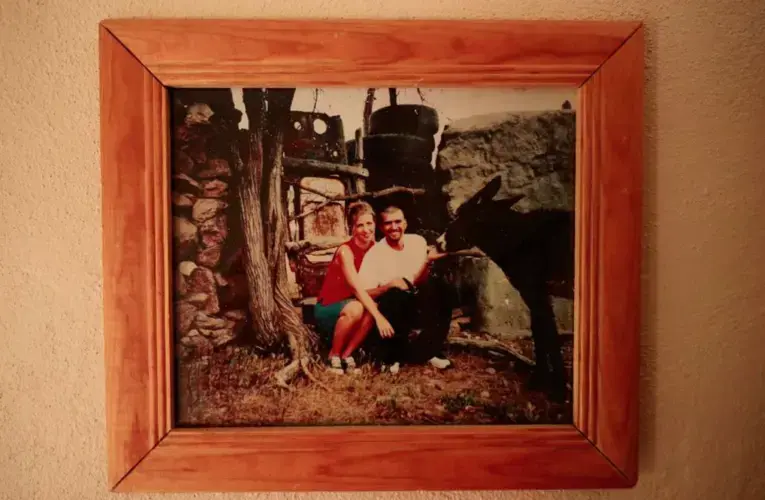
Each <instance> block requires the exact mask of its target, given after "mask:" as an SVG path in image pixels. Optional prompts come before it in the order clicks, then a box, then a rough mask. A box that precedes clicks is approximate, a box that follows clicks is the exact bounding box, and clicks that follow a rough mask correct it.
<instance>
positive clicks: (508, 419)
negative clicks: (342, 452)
mask: <svg viewBox="0 0 765 500" xmlns="http://www.w3.org/2000/svg"><path fill="white" fill-rule="evenodd" d="M513 345H514V347H515V348H519V349H523V350H524V351H525V354H526V355H527V356H528V357H533V355H532V354H531V350H530V346H531V343H530V341H527V340H520V341H514V342H513ZM570 347H571V346H570V342H567V344H566V345H565V346H564V353H565V354H566V360H567V365H568V368H569V370H570V368H571V363H570V361H571V356H570ZM449 357H450V359H451V360H452V362H453V366H452V367H451V368H449V369H447V370H443V371H441V370H437V369H436V368H434V367H432V366H430V365H424V366H404V367H402V369H401V371H400V372H399V373H398V374H395V375H394V374H391V373H389V372H383V373H381V372H379V371H378V370H376V369H374V368H373V367H372V366H371V365H368V364H366V365H362V366H361V367H360V370H359V373H356V374H348V373H346V374H344V375H337V374H334V373H331V372H329V371H327V370H326V369H325V367H324V366H316V367H315V369H314V374H315V375H316V377H317V378H318V379H319V380H321V381H322V382H323V384H325V385H326V386H328V387H329V389H330V390H329V391H326V390H324V389H323V388H321V387H320V386H318V385H317V384H314V383H311V382H310V381H308V380H306V379H305V378H301V379H299V380H297V381H295V382H294V383H293V385H294V390H293V391H286V390H284V389H281V388H278V387H277V386H275V385H274V383H273V374H274V373H275V372H276V371H278V370H279V369H280V368H282V367H283V366H284V364H285V360H284V359H282V358H280V357H274V356H266V357H262V356H257V355H255V354H253V353H252V352H250V351H249V350H248V349H247V348H246V347H231V346H229V347H227V348H225V349H223V350H221V351H219V352H216V353H214V354H213V355H212V356H209V357H206V358H202V359H197V360H193V361H191V360H189V361H186V362H184V363H182V364H181V365H180V367H179V368H180V370H179V376H180V387H179V389H180V391H179V392H180V394H179V395H180V401H179V408H178V409H179V420H180V421H179V424H181V425H195V426H198V425H212V426H225V425H260V426H269V425H351V424H353V425H364V424H397V425H402V424H528V423H540V424H544V423H554V424H563V423H571V404H570V402H569V403H566V404H564V405H557V404H553V403H550V402H549V401H547V399H546V398H545V397H544V395H543V394H541V393H533V392H528V391H526V390H525V389H524V384H525V381H526V378H527V371H528V370H527V367H526V365H525V364H524V363H522V362H520V361H517V360H515V359H514V358H511V357H509V356H503V355H499V354H498V353H487V352H486V351H482V352H479V351H475V350H473V351H472V352H471V350H470V349H465V348H455V347H452V348H451V352H449Z"/></svg>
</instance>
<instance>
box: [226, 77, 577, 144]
mask: <svg viewBox="0 0 765 500" xmlns="http://www.w3.org/2000/svg"><path fill="white" fill-rule="evenodd" d="M366 93H367V89H366V88H341V87H330V88H321V89H319V90H318V96H317V95H316V90H315V89H314V88H298V89H297V91H296V92H295V98H294V100H293V104H292V109H293V110H295V111H313V110H314V109H315V111H317V112H322V113H327V114H328V115H332V116H334V115H340V117H341V118H342V120H343V129H344V131H345V139H346V140H350V139H352V138H353V137H354V132H355V130H356V129H358V128H361V124H362V121H363V113H364V99H365V98H366ZM421 93H422V96H423V97H424V99H425V101H424V104H426V105H428V106H430V107H433V108H435V109H436V110H437V111H438V115H439V122H440V125H441V130H443V127H444V126H445V125H448V124H449V123H451V122H453V121H455V120H461V119H464V118H469V117H471V116H476V115H484V114H492V113H500V112H512V111H542V110H552V109H560V107H561V105H562V104H563V101H566V100H568V101H569V102H570V103H571V105H572V107H573V108H574V109H576V107H577V102H576V89H575V88H573V87H572V88H563V89H557V88H550V89H539V88H534V89H529V90H525V89H519V88H483V89H482V88H422V89H421ZM233 94H234V102H235V104H236V106H237V107H238V108H239V109H240V110H244V104H243V102H242V100H241V89H233ZM398 103H399V104H421V103H423V101H422V98H421V97H420V95H419V93H418V92H417V89H415V88H400V89H398ZM388 105H389V100H388V89H387V88H381V89H377V92H376V95H375V103H374V106H373V108H372V109H373V111H374V110H377V109H379V108H382V107H385V106H388ZM239 126H240V127H241V128H247V126H248V124H247V117H246V115H244V116H243V118H242V121H241V122H240V124H239ZM441 130H439V133H440V131H441Z"/></svg>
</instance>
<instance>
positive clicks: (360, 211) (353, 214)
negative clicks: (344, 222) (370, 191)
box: [348, 201, 375, 232]
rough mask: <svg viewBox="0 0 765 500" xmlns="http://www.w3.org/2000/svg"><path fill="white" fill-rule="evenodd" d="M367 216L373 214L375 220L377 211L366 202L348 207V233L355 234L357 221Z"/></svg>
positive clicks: (359, 202)
mask: <svg viewBox="0 0 765 500" xmlns="http://www.w3.org/2000/svg"><path fill="white" fill-rule="evenodd" d="M365 214H371V215H372V218H373V219H374V217H375V210H374V209H373V208H372V205H370V204H369V203H367V202H366V201H354V202H353V203H351V204H350V205H348V231H350V232H353V226H354V225H355V224H356V220H358V218H359V217H361V216H362V215H365Z"/></svg>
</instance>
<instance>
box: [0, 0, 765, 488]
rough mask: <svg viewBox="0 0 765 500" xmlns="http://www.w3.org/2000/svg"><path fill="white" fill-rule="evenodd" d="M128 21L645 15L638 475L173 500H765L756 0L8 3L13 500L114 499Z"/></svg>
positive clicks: (4, 199) (4, 204) (2, 81)
mask: <svg viewBox="0 0 765 500" xmlns="http://www.w3.org/2000/svg"><path fill="white" fill-rule="evenodd" d="M121 16H194V17H233V16H235V17H256V16H258V17H325V16H330V17H354V18H362V17H365V18H399V17H420V18H426V17H430V18H432V17H438V18H491V17H502V18H519V19H531V18H550V19H563V18H579V19H581V18H602V19H624V18H629V19H642V20H644V21H645V22H646V28H647V33H646V35H647V45H648V49H647V63H648V67H647V75H646V77H647V81H646V127H645V133H646V161H647V165H646V168H647V172H646V179H645V183H646V184H645V188H646V190H645V205H644V213H645V227H644V247H645V256H644V287H645V288H644V290H645V291H644V304H643V312H642V318H643V327H642V353H641V354H642V375H641V384H640V387H641V405H642V406H641V425H640V444H641V452H640V471H641V477H640V481H639V483H638V485H637V486H636V487H635V488H634V489H632V490H625V491H608V492H594V491H579V492H492V491H485V492H469V493H468V492H429V493H419V492H401V493H389V494H380V495H377V494H372V493H368V494H350V493H349V494H335V493H331V492H326V493H317V494H310V495H292V494H290V495H280V494H252V495H236V494H231V495H180V496H177V497H175V496H174V498H179V499H185V498H257V499H267V498H268V499H275V498H285V497H286V498H296V499H297V498H313V499H316V500H328V499H330V498H331V499H335V498H347V499H350V498H354V499H367V498H369V499H371V498H390V499H395V500H426V499H436V498H454V499H456V498H461V499H467V500H478V499H482V500H500V499H511V498H529V499H530V498H575V499H576V498H625V499H626V498H635V499H662V498H667V499H670V498H672V499H679V498H683V499H684V498H688V499H734V498H736V499H744V498H746V499H750V498H751V499H755V498H756V499H762V498H765V418H764V417H763V415H765V368H763V366H765V364H764V363H763V358H765V342H764V341H763V324H765V301H763V296H764V295H765V264H763V262H762V258H761V256H762V249H763V244H765V223H763V215H764V214H765V197H764V196H762V193H763V186H764V185H765V169H764V168H763V158H765V141H763V136H762V130H763V125H765V98H764V97H763V91H764V90H765V33H764V32H763V31H762V29H761V26H762V25H763V23H764V22H765V3H763V2H762V1H761V0H737V1H734V0H723V1H712V0H694V1H691V0H673V1H669V0H659V1H656V0H654V1H649V0H636V1H632V2H622V1H617V0H549V1H547V2H536V1H531V0H518V1H515V2H504V1H502V0H473V1H471V2H467V3H465V2H462V1H460V0H423V1H422V2H415V3H412V2H407V1H405V0H390V1H388V2H384V3H380V4H377V6H375V5H374V4H371V3H367V2H357V1H350V0H324V1H320V2H306V1H304V0H283V1H280V2H271V1H263V0H255V1H241V0H240V1H231V0H217V1H209V0H203V1H200V2H198V3H196V4H194V5H192V4H190V3H187V2H181V1H172V0H158V1H154V2H149V1H147V0H130V1H117V0H96V1H93V2H87V3H80V4H75V3H74V2H71V3H63V2H50V1H46V0H38V1H35V2H30V1H19V2H3V3H2V4H0V68H2V71H0V103H2V118H1V119H0V151H2V154H1V155H0V214H2V216H1V217H0V228H1V229H2V235H3V242H2V244H1V245H0V283H2V286H1V287H0V339H1V340H2V342H1V343H0V345H1V346H2V347H0V443H2V444H0V498H3V499H5V498H7V499H14V500H23V499H32V498H40V499H48V498H61V499H78V500H85V499H97V498H110V497H111V495H110V494H109V493H108V492H107V485H106V473H105V459H106V456H105V442H104V410H103V403H104V386H103V381H104V372H103V366H104V364H103V333H102V329H101V321H102V316H101V314H102V310H101V295H100V294H101V281H102V277H101V232H100V223H101V213H100V207H101V199H100V195H101V192H100V184H99V183H100V178H99V175H100V172H99V138H98V113H99V109H98V67H97V62H98V56H97V22H98V21H99V20H100V19H102V18H106V17H121ZM135 498H161V497H160V496H159V495H145V496H142V495H138V496H136V497H135Z"/></svg>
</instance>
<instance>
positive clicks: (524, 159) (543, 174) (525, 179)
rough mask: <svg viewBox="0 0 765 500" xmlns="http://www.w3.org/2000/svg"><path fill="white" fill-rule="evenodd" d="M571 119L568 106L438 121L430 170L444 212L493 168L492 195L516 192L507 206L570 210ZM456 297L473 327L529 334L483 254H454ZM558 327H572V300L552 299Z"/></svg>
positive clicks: (517, 304)
mask: <svg viewBox="0 0 765 500" xmlns="http://www.w3.org/2000/svg"><path fill="white" fill-rule="evenodd" d="M575 132H576V119H575V114H574V112H573V111H569V110H560V111H544V112H525V113H498V114H491V115H483V116H476V117H471V118H469V119H465V120H460V121H457V122H454V123H452V124H450V125H449V126H447V127H445V129H444V131H443V133H442V135H441V142H440V144H439V147H438V154H437V157H436V172H437V174H438V177H439V179H441V182H442V185H443V187H442V189H443V191H444V193H445V194H446V195H447V198H448V202H447V203H448V210H449V213H450V214H451V215H453V214H454V211H455V210H456V209H457V207H459V205H460V204H462V203H463V202H464V201H466V200H467V199H468V198H470V197H471V196H472V195H473V193H475V192H476V191H477V190H478V189H480V188H481V187H482V186H484V185H485V184H486V183H487V182H488V181H489V180H490V179H491V178H492V177H494V176H495V175H496V174H498V173H499V174H501V175H502V180H503V182H502V188H501V190H500V191H499V193H498V194H497V196H496V198H504V197H507V196H509V195H511V194H516V193H523V194H524V195H525V197H524V198H523V199H522V200H521V201H519V202H518V203H517V204H516V206H515V207H514V208H515V209H517V210H520V211H529V210H533V209H536V208H563V209H568V210H573V209H574V161H575V159H574V153H575ZM457 276H458V278H457V280H458V283H457V285H458V287H459V290H460V293H461V296H462V298H463V301H464V302H466V303H468V305H471V306H473V308H474V317H473V324H474V327H475V328H477V329H479V330H482V331H485V332H486V333H489V334H492V335H495V336H498V337H502V338H516V337H521V336H527V335H529V334H530V330H529V328H530V319H529V314H528V308H527V307H526V305H525V304H524V303H523V301H522V300H521V298H520V295H519V294H518V292H517V291H516V290H515V289H514V288H513V287H512V285H510V282H509V281H508V280H507V278H506V277H505V274H504V273H503V272H502V270H501V269H500V268H499V267H498V266H497V265H496V264H494V263H493V262H491V261H490V260H488V259H476V258H465V259H461V267H460V269H459V271H458V273H457ZM553 306H554V309H555V312H556V320H557V323H558V327H559V329H560V330H561V331H568V332H572V331H573V301H571V300H565V299H558V298H555V299H554V300H553Z"/></svg>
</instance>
